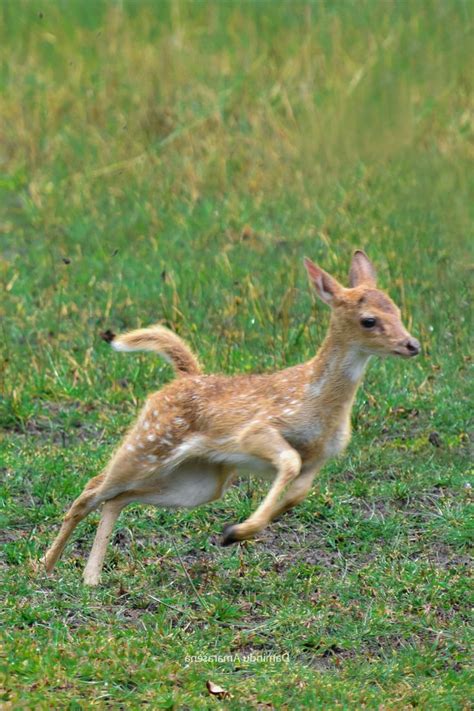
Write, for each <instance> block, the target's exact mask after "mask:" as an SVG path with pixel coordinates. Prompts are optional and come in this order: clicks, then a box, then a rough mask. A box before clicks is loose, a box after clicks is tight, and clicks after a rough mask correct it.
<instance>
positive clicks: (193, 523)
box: [0, 0, 474, 709]
mask: <svg viewBox="0 0 474 711" xmlns="http://www.w3.org/2000/svg"><path fill="white" fill-rule="evenodd" d="M0 13H1V16H2V21H1V23H0V91H1V99H0V111H1V123H2V136H1V139H0V141H1V151H0V154H1V159H0V160H1V164H0V171H1V172H0V193H1V195H0V211H1V212H0V283H1V289H2V298H1V300H0V319H1V334H2V338H1V339H0V344H1V351H0V363H1V367H0V383H1V384H0V391H1V396H0V426H1V430H0V439H1V441H0V447H1V450H0V457H1V458H0V472H1V475H2V476H1V495H0V496H1V499H0V501H1V504H2V513H1V516H2V518H1V523H2V526H1V528H2V531H3V532H2V534H1V536H2V539H3V542H4V547H3V558H2V563H1V564H0V565H1V570H2V578H3V593H4V603H3V606H2V610H1V623H2V630H3V632H2V636H3V650H4V651H3V661H4V662H5V677H4V681H3V692H2V693H3V701H4V703H5V704H6V708H12V709H19V708H22V709H23V708H35V709H37V708H40V709H49V708H68V709H79V708H106V707H112V708H124V709H135V708H139V707H141V706H142V705H148V707H149V708H189V709H196V708H199V709H201V708H214V707H216V708H226V709H242V708H246V709H247V708H248V709H252V708H255V709H264V708H275V709H286V708H287V709H294V708H311V709H332V708H343V709H345V708H354V709H358V708H373V709H380V708H388V709H407V708H415V707H417V708H430V709H462V708H466V709H467V708H469V704H470V701H469V699H470V697H471V692H472V676H471V669H472V668H471V666H470V656H469V651H470V647H471V645H472V636H471V635H470V628H469V610H470V606H469V593H470V590H472V581H471V580H470V579H469V562H470V558H469V542H470V534H472V528H470V525H471V524H472V493H471V492H472V489H471V488H470V487H469V479H470V475H471V474H472V470H471V471H470V458H469V426H470V409H469V402H470V395H472V390H471V393H470V392H469V384H470V382H472V381H469V368H470V367H471V355H470V347H471V343H470V333H471V331H472V322H471V320H470V311H469V306H470V301H469V293H468V284H469V277H470V276H472V274H471V273H470V271H469V270H470V260H471V264H472V250H471V247H470V245H472V218H473V209H472V205H473V204H474V201H473V192H474V191H473V183H474V179H473V171H472V159H473V157H474V146H473V135H474V131H473V119H472V108H473V101H472V83H473V73H472V60H473V56H472V54H473V53H472V29H473V5H472V3H470V2H462V1H459V2H455V1H454V0H449V1H448V0H446V1H445V2H429V1H427V2H421V1H416V2H410V3H404V2H396V3H395V2H369V1H361V2H352V1H350V0H346V1H345V2H337V3H332V2H331V3H329V2H328V3H326V2H318V3H314V4H304V3H289V2H272V3H270V2H259V3H257V2H253V3H251V2H248V3H223V2H221V3H208V2H206V3H204V2H201V3H198V2H196V3H183V2H174V3H172V4H168V3H166V2H163V1H160V2H151V1H150V2H147V1H145V0H141V1H140V2H137V1H135V2H128V1H127V0H125V1H124V2H105V1H100V0H94V1H92V0H89V2H79V0H68V2H59V1H58V2H52V1H49V2H43V3H33V2H24V1H21V0H16V1H15V2H13V0H3V1H2V2H1V3H0ZM355 247H362V248H364V249H366V250H367V252H368V253H369V255H370V256H371V257H372V259H373V261H374V262H375V263H376V265H377V266H378V269H379V274H380V282H381V284H382V285H383V287H384V288H386V289H387V290H388V291H389V293H390V294H391V295H392V297H393V298H394V299H395V300H396V301H397V302H398V303H399V304H400V306H401V308H402V310H403V314H404V318H405V321H406V324H407V327H408V328H409V329H410V331H411V332H412V333H413V334H414V335H415V336H417V337H418V338H419V339H420V340H421V342H422V344H423V349H424V353H423V356H422V357H420V358H419V359H416V360H415V361H414V362H409V363H406V362H401V361H395V360H387V361H384V362H374V363H373V364H372V365H371V366H370V369H369V372H368V374H367V377H366V379H365V382H364V385H363V387H362V388H361V390H360V392H359V394H358V397H357V401H356V405H355V409H354V416H353V421H354V435H353V439H352V442H351V444H350V447H349V449H348V450H347V453H346V454H345V456H344V457H343V458H341V459H340V460H339V461H336V462H332V463H331V464H329V465H328V466H327V467H326V468H325V469H324V471H323V472H322V473H321V475H320V477H319V478H318V480H317V482H316V483H315V486H314V488H313V491H312V493H311V494H310V495H309V497H308V498H307V500H306V501H305V502H304V503H303V504H301V505H300V506H299V507H297V508H296V509H295V510H294V511H293V512H291V513H290V514H288V515H287V516H286V517H285V518H283V519H282V520H281V521H280V522H278V523H276V524H274V525H272V526H271V527H270V528H269V529H268V530H267V531H265V532H264V533H263V534H262V535H261V537H259V539H258V540H257V541H253V542H248V543H246V544H245V545H243V546H241V547H240V548H233V549H230V550H229V549H222V548H221V547H220V546H219V544H218V540H219V535H220V532H221V530H222V528H223V527H224V525H225V524H227V523H229V522H234V521H238V520H241V519H243V518H244V517H245V516H247V515H248V514H249V512H250V511H251V510H252V509H254V508H255V506H256V505H257V503H258V502H259V501H260V500H261V498H262V496H263V493H264V490H265V488H264V486H263V485H261V484H259V483H251V484H247V483H245V482H243V483H241V484H240V485H239V486H237V487H234V488H233V489H232V491H231V492H229V494H228V495H227V496H226V498H225V499H224V500H223V501H221V502H219V503H217V504H214V505H210V506H205V507H202V508H200V509H198V510H196V511H194V512H170V511H165V510H155V509H150V508H146V507H130V508H129V509H127V510H126V511H125V512H124V513H123V515H122V516H121V518H120V521H119V524H118V526H117V531H116V535H115V538H114V543H113V545H111V547H110V550H109V552H108V556H107V562H106V567H105V571H104V576H103V584H102V586H101V587H100V588H99V589H97V590H95V589H94V590H90V589H85V588H84V587H82V585H81V572H82V567H83V565H84V562H85V558H86V555H87V553H88V548H89V546H90V545H91V542H92V537H93V533H94V527H95V525H96V522H97V515H96V514H94V515H91V516H90V518H89V519H87V520H86V521H85V522H84V523H83V524H82V525H81V527H80V528H79V529H78V532H77V534H76V535H75V537H74V541H73V542H72V543H71V545H70V546H69V547H68V549H67V552H66V555H65V557H64V559H63V561H62V562H61V563H60V564H59V565H58V567H57V570H56V572H55V574H54V576H52V577H51V578H47V577H46V576H45V575H44V574H43V572H42V571H41V569H40V567H39V566H38V560H39V558H40V556H41V555H42V554H43V552H44V551H45V548H46V547H47V545H48V544H49V543H50V542H51V540H52V538H53V536H54V535H55V532H56V531H57V527H58V525H59V523H60V520H61V517H62V515H63V513H64V511H65V508H66V507H67V506H68V504H69V503H70V502H71V501H72V500H73V498H74V497H75V496H76V495H77V494H78V493H79V492H80V491H81V489H82V487H83V485H84V484H85V482H86V481H87V480H88V478H89V477H91V476H92V475H94V474H96V473H98V472H99V471H100V469H101V467H102V466H103V465H104V464H105V463H106V461H107V459H108V457H109V456H110V454H111V452H112V450H113V448H114V446H115V445H116V444H117V443H118V442H119V440H120V437H121V434H122V433H123V432H124V430H125V428H126V427H127V425H128V424H129V423H130V422H131V420H132V419H133V417H134V415H135V413H136V412H137V410H138V408H139V407H140V404H141V403H142V402H143V400H144V398H145V396H146V394H147V393H149V392H150V391H151V390H153V389H156V388H158V387H159V386H160V385H161V384H162V383H164V382H165V381H166V380H167V379H169V377H170V371H169V369H168V367H167V366H166V365H164V364H163V363H162V362H161V361H159V360H156V359H155V358H154V357H153V356H151V355H148V356H147V355H143V356H142V355H130V356H125V355H120V354H111V352H110V349H109V347H108V346H107V345H106V344H105V343H104V342H103V341H101V339H100V335H99V334H100V332H101V331H104V330H105V329H107V328H111V329H112V330H114V331H120V330H124V329H128V328H130V327H134V326H137V325H147V324H150V323H153V322H156V321H157V320H162V322H163V323H166V324H168V325H169V326H170V327H172V328H173V329H175V330H176V331H177V332H178V333H180V334H182V335H183V336H184V337H185V338H186V339H188V340H189V341H190V343H191V344H192V346H193V348H194V349H195V350H196V351H197V352H198V353H199V356H200V358H201V360H202V362H203V363H204V364H205V367H206V370H208V371H223V372H227V373H234V372H243V371H245V372H246V371H263V370H268V369H272V368H280V367H285V366H287V365H290V364H294V363H297V362H300V361H302V360H304V359H307V358H309V357H311V356H312V355H313V354H314V352H315V349H316V347H317V345H318V344H319V343H320V342H321V340H322V338H323V336H324V333H325V329H326V327H327V322H328V314H327V311H326V310H325V308H324V307H323V306H321V305H319V304H312V299H311V295H310V294H309V290H308V287H307V282H306V278H305V275H304V273H303V271H304V270H303V267H302V257H303V255H305V254H306V255H308V256H310V257H311V258H313V259H314V260H316V261H318V262H319V263H320V264H321V266H323V267H324V268H325V269H327V270H328V271H333V272H334V274H335V275H336V276H338V277H339V278H341V279H342V278H344V274H345V273H346V272H347V268H348V263H349V259H350V253H351V250H352V249H353V248H355ZM471 402H472V398H471ZM434 432H436V433H437V434H438V437H436V436H433V433H434ZM430 435H431V437H430ZM436 445H439V446H436ZM471 481H472V479H471ZM229 654H231V655H234V656H233V658H232V659H231V660H229V659H222V660H221V661H219V656H220V657H223V655H229ZM212 655H214V658H213V659H211V660H209V659H208V658H207V657H209V656H212ZM251 655H254V656H253V657H252V656H251ZM265 655H267V658H264V657H265ZM268 655H281V656H282V659H278V658H275V659H273V660H272V659H271V658H270V657H269V656H268ZM191 656H199V657H200V659H197V660H196V659H195V660H193V661H190V660H189V657H191ZM216 657H217V658H216ZM207 680H211V681H213V682H215V683H217V684H220V685H221V686H223V687H224V688H225V689H226V690H227V691H228V692H229V694H230V697H228V698H225V699H218V698H217V697H212V696H211V695H210V694H209V692H208V691H207V689H206V681H207Z"/></svg>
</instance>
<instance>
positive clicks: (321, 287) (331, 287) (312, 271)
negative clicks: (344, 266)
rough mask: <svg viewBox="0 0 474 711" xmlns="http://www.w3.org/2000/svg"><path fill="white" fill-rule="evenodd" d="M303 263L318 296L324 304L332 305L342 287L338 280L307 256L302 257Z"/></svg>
mask: <svg viewBox="0 0 474 711" xmlns="http://www.w3.org/2000/svg"><path fill="white" fill-rule="evenodd" d="M304 265H305V267H306V271H307V272H308V276H309V280H310V282H311V284H312V285H313V286H314V288H315V289H316V293H317V295H318V296H319V298H320V299H321V300H322V301H324V303H325V304H329V306H332V305H333V304H334V300H335V298H336V297H337V295H338V294H339V293H340V291H341V289H342V287H341V285H340V284H339V282H338V281H336V279H334V278H333V277H332V276H331V275H330V274H328V273H327V272H325V271H324V269H321V267H318V266H317V264H314V262H312V261H311V259H308V258H307V257H305V258H304Z"/></svg>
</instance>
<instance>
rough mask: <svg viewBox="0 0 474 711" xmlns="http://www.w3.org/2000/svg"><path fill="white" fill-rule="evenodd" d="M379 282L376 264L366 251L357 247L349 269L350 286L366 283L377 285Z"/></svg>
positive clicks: (366, 284)
mask: <svg viewBox="0 0 474 711" xmlns="http://www.w3.org/2000/svg"><path fill="white" fill-rule="evenodd" d="M376 283H377V273H376V271H375V268H374V265H373V264H372V262H371V261H370V259H369V258H368V256H367V255H366V253H365V252H363V251H362V250H361V249H356V251H355V252H354V256H353V257H352V262H351V268H350V270H349V286H350V287H351V289H353V288H354V287H355V286H359V285H360V284H364V285H365V286H375V285H376Z"/></svg>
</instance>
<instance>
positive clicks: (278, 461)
mask: <svg viewBox="0 0 474 711" xmlns="http://www.w3.org/2000/svg"><path fill="white" fill-rule="evenodd" d="M240 446H241V451H242V452H243V453H246V454H250V455H252V456H254V457H258V458H259V459H264V460H266V461H269V462H270V463H271V464H273V466H274V467H275V468H276V470H277V475H276V477H275V479H274V481H273V483H272V485H271V488H270V491H269V492H268V494H267V495H266V497H265V498H264V500H263V501H262V503H261V504H260V506H259V507H258V508H257V509H256V511H254V513H253V514H252V515H251V516H249V518H248V519H247V520H246V521H243V523H238V524H231V525H230V526H226V528H225V529H224V532H223V537H222V545H224V546H227V545H229V544H231V543H236V542H237V541H243V540H245V539H247V538H252V537H253V536H255V534H256V533H258V532H259V531H261V530H262V528H265V526H266V525H267V524H268V523H269V522H270V521H271V520H272V518H273V516H274V514H275V511H276V510H277V509H278V504H279V499H280V497H281V495H282V493H283V492H284V490H285V488H286V487H287V486H288V484H289V483H290V482H291V481H293V480H294V479H295V478H296V477H297V476H298V474H299V473H300V470H301V457H300V455H299V454H298V452H297V451H296V450H295V449H293V447H291V446H290V445H289V444H288V442H287V441H286V440H285V439H284V438H283V437H282V436H281V435H280V433H279V432H277V431H276V430H274V429H272V428H262V427H258V428H257V427H251V428H248V429H247V430H245V432H244V433H243V435H242V437H241V440H240Z"/></svg>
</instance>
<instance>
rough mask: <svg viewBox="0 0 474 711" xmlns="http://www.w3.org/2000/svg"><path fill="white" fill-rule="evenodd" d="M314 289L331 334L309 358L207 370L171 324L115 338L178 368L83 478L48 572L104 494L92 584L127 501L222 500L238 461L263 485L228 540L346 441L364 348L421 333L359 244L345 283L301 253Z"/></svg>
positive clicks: (278, 508) (266, 513)
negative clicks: (407, 321) (267, 367)
mask: <svg viewBox="0 0 474 711" xmlns="http://www.w3.org/2000/svg"><path fill="white" fill-rule="evenodd" d="M305 266H306V270H307V272H308V276H309V279H310V281H311V283H312V285H313V287H314V289H315V290H316V293H317V294H318V296H319V297H320V298H321V299H322V300H323V301H324V302H325V303H326V304H328V305H329V306H330V307H331V319H330V326H329V331H328V334H327V336H326V338H325V340H324V342H323V344H322V346H321V348H320V349H319V351H318V353H317V355H316V356H315V357H314V358H312V359H311V360H310V361H308V362H307V363H302V364H300V365H296V366H293V367H291V368H287V369H285V370H282V371H278V372H275V373H269V374H262V375H235V376H224V375H204V374H203V373H202V370H201V367H200V365H199V362H198V361H197V359H196V357H195V356H194V354H193V353H192V352H191V350H190V349H189V348H188V346H187V345H186V344H185V343H184V342H183V341H182V340H181V338H179V337H178V336H177V335H176V334H174V333H172V332H171V331H169V330H167V329H166V328H163V327H162V326H153V327H151V328H144V329H138V330H136V331H131V332H130V333H127V334H125V335H122V336H119V337H113V340H112V346H113V348H115V350H117V351H140V350H147V351H156V352H158V353H160V355H162V356H163V357H164V358H166V359H167V360H168V361H169V362H170V363H171V364H172V365H173V366H174V369H175V371H176V375H177V376H178V377H177V378H176V379H175V380H173V381H172V382H171V383H168V384H167V385H165V386H164V387H163V388H162V389H161V390H160V391H159V392H156V393H154V394H153V395H151V396H150V397H149V398H148V399H147V401H146V404H145V406H144V407H143V409H142V411H141V413H140V415H139V416H138V418H137V420H136V422H135V424H134V425H133V426H132V428H131V429H130V431H129V432H128V434H127V435H126V436H125V438H124V440H123V442H122V443H121V445H120V446H119V448H118V449H117V451H116V452H115V454H114V455H113V456H112V459H111V460H110V462H109V463H108V465H107V466H106V468H105V470H104V471H103V472H102V473H101V474H99V475H98V476H96V477H94V478H93V479H91V480H90V481H89V483H88V484H87V485H86V487H85V489H84V491H83V492H82V494H81V495H80V496H79V497H78V498H77V499H76V500H75V501H74V503H73V504H72V506H71V508H70V510H69V511H68V513H67V515H66V517H65V519H64V522H63V524H62V526H61V529H60V531H59V534H58V536H57V538H56V540H55V541H54V543H53V544H52V546H51V547H50V549H49V550H48V552H47V553H46V555H45V557H44V564H45V567H46V570H47V571H48V572H50V571H51V570H52V568H53V567H54V565H55V563H56V561H57V560H58V558H59V557H60V555H61V553H62V552H63V549H64V547H65V545H66V542H67V540H68V538H69V537H70V535H71V533H72V532H73V530H74V528H75V527H76V526H77V524H78V523H79V522H80V521H81V520H82V519H83V518H84V517H85V516H87V514H89V513H90V512H91V511H93V510H94V509H97V508H98V507H99V506H100V505H101V504H103V508H102V515H101V519H100V522H99V525H98V529H97V533H96V536H95V540H94V544H93V546H92V550H91V553H90V556H89V559H88V562H87V565H86V568H85V571H84V582H85V583H86V584H88V585H97V584H98V582H99V578H100V573H101V569H102V565H103V561H104V557H105V550H106V547H107V543H108V541H109V538H110V536H111V533H112V529H113V526H114V524H115V521H116V520H117V517H118V515H119V513H120V511H121V510H122V509H123V508H124V506H127V504H130V503H132V502H141V503H144V504H155V505H156V506H165V507H180V506H183V507H188V508H193V507H195V506H199V505H200V504H204V503H206V502H209V501H213V500H215V499H219V498H220V497H221V496H222V495H223V494H224V492H225V491H226V489H227V488H228V486H229V485H230V483H231V481H232V479H233V477H234V475H235V474H236V472H237V471H238V470H242V469H243V470H247V471H252V472H253V473H255V474H258V475H261V476H264V477H270V478H271V479H272V480H273V482H272V484H271V487H270V489H269V491H268V494H267V495H266V497H265V498H264V500H263V501H262V503H261V504H260V505H259V506H258V508H257V509H256V510H255V511H254V512H253V513H252V515H251V516H250V517H249V518H248V519H247V520H245V521H243V522H242V523H236V524H232V525H229V526H227V527H226V528H225V529H224V533H223V539H222V543H223V545H228V544H230V543H235V542H236V541H243V540H245V539H247V538H251V537H253V536H255V535H256V534H257V533H258V532H259V531H261V530H262V529H263V528H264V527H265V526H267V524H268V523H270V521H272V519H274V518H275V517H277V516H279V515H280V514H281V513H283V512H284V511H287V510H288V509H290V508H291V507H293V506H295V504H297V503H298V502H300V501H302V500H303V499H304V497H305V496H306V494H307V493H308V491H309V489H310V487H311V484H312V482H313V479H314V477H315V475H316V473H317V472H318V470H319V469H320V468H321V467H322V466H323V464H324V463H325V462H326V461H327V460H328V459H329V458H330V457H334V456H335V455H337V454H339V453H340V452H341V451H342V450H343V449H344V448H345V447H346V445H347V443H348V441H349V438H350V432H351V425H350V413H351V408H352V404H353V402H354V397H355V394H356V391H357V388H358V386H359V384H360V382H361V379H362V376H363V374H364V370H365V367H366V365H367V362H368V360H369V358H370V357H371V356H372V355H390V354H393V355H397V356H401V357H405V358H409V357H412V356H416V355H417V354H418V353H419V352H420V344H419V343H418V341H417V340H416V339H415V338H412V336H411V335H410V334H409V333H408V332H407V330H406V329H405V328H404V326H403V324H402V321H401V318H400V310H399V309H398V308H397V306H396V305H395V304H394V303H393V301H392V300H391V299H390V298H389V297H388V296H386V295H385V294H384V293H383V292H382V291H379V290H378V289H377V288H376V275H375V270H374V267H373V266H372V264H371V262H370V261H369V259H368V257H367V256H366V255H365V254H364V252H362V251H360V250H357V251H356V252H355V253H354V256H353V258H352V263H351V267H350V272H349V284H350V287H349V288H344V287H343V286H341V284H339V282H338V281H336V279H334V277H332V276H330V275H329V274H328V273H327V272H325V271H323V269H321V268H320V267H318V266H316V265H315V264H313V262H311V261H310V260H309V259H305Z"/></svg>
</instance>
